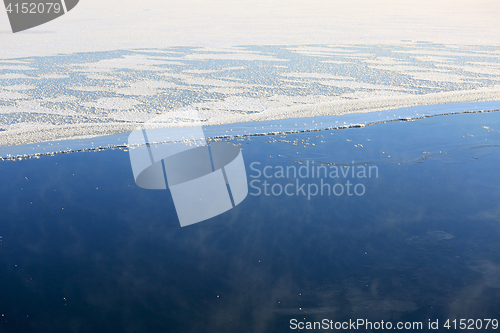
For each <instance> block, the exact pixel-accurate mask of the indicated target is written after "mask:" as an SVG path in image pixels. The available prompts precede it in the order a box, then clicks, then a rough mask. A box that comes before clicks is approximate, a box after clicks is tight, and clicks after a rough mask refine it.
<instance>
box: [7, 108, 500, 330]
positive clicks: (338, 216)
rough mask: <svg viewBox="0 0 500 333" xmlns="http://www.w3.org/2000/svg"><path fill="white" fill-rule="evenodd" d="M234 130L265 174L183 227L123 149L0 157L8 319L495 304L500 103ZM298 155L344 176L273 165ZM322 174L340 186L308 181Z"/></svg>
mask: <svg viewBox="0 0 500 333" xmlns="http://www.w3.org/2000/svg"><path fill="white" fill-rule="evenodd" d="M232 142H233V143H235V144H237V145H239V146H240V147H241V148H242V153H243V157H244V160H245V165H246V171H247V176H248V181H249V183H250V182H251V181H255V180H256V181H257V182H254V183H253V187H252V186H250V187H249V192H250V193H249V195H248V196H247V198H246V199H245V200H244V201H243V202H242V203H241V204H239V205H238V206H236V207H235V208H234V209H232V210H229V211H227V212H226V213H224V214H222V215H219V216H217V217H214V218H212V219H209V220H206V221H203V222H200V223H198V224H194V225H191V226H188V227H184V228H181V227H180V226H179V222H178V220H177V215H176V211H175V207H174V204H173V202H172V197H171V195H170V192H169V191H168V190H167V191H160V190H156V191H155V190H145V189H141V188H138V187H137V186H136V185H135V182H134V179H133V175H132V170H131V167H130V160H129V155H128V152H127V151H124V150H119V149H116V150H104V151H99V152H81V153H71V154H60V155H56V156H50V157H49V156H45V157H42V158H40V159H30V160H23V161H15V162H13V161H2V162H0V179H1V181H2V186H1V187H0V199H1V202H2V204H1V207H2V210H1V215H0V236H1V237H2V238H1V239H0V240H1V243H0V244H1V245H0V295H1V297H0V315H1V317H0V332H91V331H92V332H289V331H297V330H291V328H290V326H291V324H290V320H293V319H296V320H297V322H308V321H310V322H314V321H321V320H323V319H328V320H333V321H334V322H343V321H349V320H350V319H351V320H357V319H365V320H371V321H373V322H375V321H378V322H380V321H381V320H384V321H385V322H387V321H391V322H393V323H394V325H396V323H397V322H411V323H413V322H422V323H423V328H424V329H423V331H425V330H426V328H427V325H428V321H429V320H431V321H436V320H439V328H440V329H439V331H447V329H446V328H444V327H443V325H444V323H445V321H446V320H447V319H451V320H453V319H458V320H460V319H462V318H464V319H474V320H476V319H483V320H484V319H494V318H496V319H500V318H499V317H500V316H499V315H498V313H499V311H498V309H499V308H500V243H499V242H498V239H499V237H500V175H499V173H498V165H499V162H500V158H499V157H500V154H499V147H500V114H499V113H498V112H491V113H480V114H460V115H451V116H441V117H433V118H426V119H419V120H415V121H407V122H391V123H385V124H378V125H374V126H368V127H365V128H350V129H337V130H330V131H319V132H314V133H297V134H287V135H281V136H260V137H251V138H247V139H238V140H234V141H232ZM252 163H254V164H252ZM255 163H256V164H255ZM259 163H260V164H259ZM266 166H269V168H268V169H267V171H268V173H266V174H267V175H268V176H271V177H269V178H266V177H265V176H264V174H261V175H259V172H258V171H256V169H257V170H259V171H260V172H263V169H264V167H266ZM301 166H308V167H309V168H316V167H319V166H325V167H326V168H327V169H328V170H329V172H330V171H333V170H337V172H338V175H339V177H338V178H335V177H323V178H321V177H319V178H318V177H315V178H312V176H311V174H309V177H308V178H305V177H304V178H300V177H292V176H291V175H289V176H290V177H288V178H286V177H285V178H277V176H276V173H275V172H277V171H279V169H280V167H282V168H284V169H286V168H287V167H289V168H290V169H289V170H292V169H293V168H295V169H297V170H298V169H299V168H300V167H301ZM369 167H372V169H371V170H372V171H373V173H372V175H371V177H368V176H366V177H359V176H358V174H357V172H358V171H362V170H369ZM351 168H355V170H356V174H355V175H354V177H353V175H352V173H349V172H346V174H345V176H344V175H343V174H342V170H344V171H345V170H352V169H351ZM302 170H303V171H304V169H302ZM309 170H311V169H309ZM375 170H376V171H377V173H376V174H375ZM270 171H272V172H270ZM360 175H362V174H360ZM264 181H267V182H268V184H269V186H268V188H267V189H268V190H269V191H271V188H272V186H274V190H275V192H274V193H278V190H279V189H280V187H281V188H284V187H285V186H286V185H287V184H290V183H292V184H294V185H296V184H297V182H299V184H305V187H304V189H305V191H304V194H302V192H301V191H297V190H296V188H295V187H293V186H292V187H289V189H294V190H293V191H291V192H288V193H293V195H285V194H283V193H282V194H281V195H274V194H273V192H272V191H271V192H267V193H268V194H269V195H266V194H265V188H264V185H263V184H264ZM322 181H323V183H321V182H322ZM348 181H349V182H350V183H351V184H352V187H351V188H350V191H351V192H350V193H351V194H352V195H348V194H347V187H348V186H347V185H346V183H347V182H348ZM325 183H328V184H329V185H330V186H331V187H333V186H335V184H340V185H342V186H343V189H344V192H343V193H342V194H341V195H336V194H332V192H329V193H330V195H328V194H326V192H324V193H323V195H321V194H320V193H317V194H316V195H310V196H309V198H308V196H307V189H308V186H309V185H310V189H311V190H312V191H313V190H314V188H315V187H314V186H319V187H321V186H323V185H322V184H325ZM356 184H362V185H363V186H358V188H357V189H358V192H357V194H356V193H354V192H353V190H354V185H356ZM340 185H338V186H337V187H336V189H337V190H338V191H337V194H338V193H340V192H339V191H340V188H341V187H340ZM256 187H257V188H259V189H260V190H261V193H260V195H255V194H257V192H258V191H257V189H256ZM325 188H326V187H325ZM361 189H364V192H363V194H362V195H361V194H360V193H361ZM309 194H311V193H309ZM358 194H359V195H358ZM452 328H453V327H452ZM489 328H490V329H491V328H492V325H491V324H490V327H489ZM358 331H370V330H369V329H368V330H367V329H366V328H365V327H362V328H360V329H359V330H358Z"/></svg>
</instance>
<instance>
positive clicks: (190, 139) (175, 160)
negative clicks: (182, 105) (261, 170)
mask: <svg viewBox="0 0 500 333" xmlns="http://www.w3.org/2000/svg"><path fill="white" fill-rule="evenodd" d="M189 117H190V119H191V120H193V121H196V120H197V114H191V115H190V116H189ZM163 121H165V119H163ZM161 123H162V119H161V118H155V119H154V120H152V121H151V124H155V125H156V126H161ZM151 124H149V125H151ZM128 144H129V146H130V150H129V155H130V163H131V165H132V171H133V173H134V179H135V183H136V184H137V186H139V187H142V188H145V189H152V190H154V189H159V190H164V189H167V186H168V188H169V189H170V192H171V194H172V198H173V201H174V205H175V209H176V211H177V216H178V217H179V222H180V225H181V227H184V226H187V225H190V224H194V223H198V222H201V221H204V220H207V219H209V218H211V217H214V216H217V215H219V214H222V213H224V212H226V211H228V210H230V209H231V208H233V207H235V206H236V205H238V204H239V203H240V202H242V201H243V200H244V199H245V198H246V196H247V194H248V184H247V175H246V171H245V165H244V162H243V155H242V153H241V149H240V148H239V147H238V146H235V145H233V144H231V143H227V142H211V143H208V142H207V141H206V140H205V136H204V133H203V129H202V128H201V126H196V127H176V128H153V129H142V128H137V129H136V130H135V131H133V132H132V133H130V135H129V138H128Z"/></svg>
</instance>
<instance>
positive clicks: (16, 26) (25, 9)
mask: <svg viewBox="0 0 500 333" xmlns="http://www.w3.org/2000/svg"><path fill="white" fill-rule="evenodd" d="M78 1H79V0H3V2H4V4H5V9H6V10H7V16H8V17H9V21H10V27H11V28H12V32H14V33H16V32H19V31H23V30H27V29H30V28H33V27H36V26H38V25H41V24H44V23H47V22H49V21H52V20H53V19H56V18H58V17H59V16H62V15H64V14H66V13H67V12H69V11H70V10H72V9H73V8H74V7H75V6H76V5H77V4H78Z"/></svg>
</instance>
